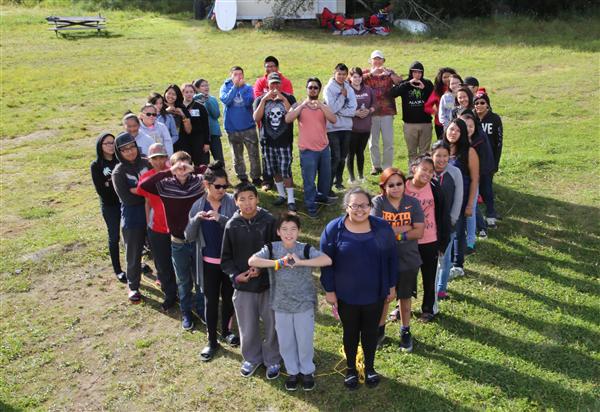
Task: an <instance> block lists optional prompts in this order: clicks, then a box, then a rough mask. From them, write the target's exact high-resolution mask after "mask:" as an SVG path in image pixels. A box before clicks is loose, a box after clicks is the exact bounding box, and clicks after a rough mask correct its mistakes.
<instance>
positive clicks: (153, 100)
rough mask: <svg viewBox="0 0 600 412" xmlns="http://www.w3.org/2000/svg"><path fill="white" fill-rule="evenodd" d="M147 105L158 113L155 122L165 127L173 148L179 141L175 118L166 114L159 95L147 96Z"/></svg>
mask: <svg viewBox="0 0 600 412" xmlns="http://www.w3.org/2000/svg"><path fill="white" fill-rule="evenodd" d="M148 103H150V104H151V105H153V106H154V107H156V111H157V113H158V116H156V121H157V122H161V123H162V124H164V125H165V126H167V129H168V130H169V135H170V136H171V142H172V143H173V146H175V143H177V141H178V140H179V131H178V130H177V125H176V124H175V118H174V117H173V115H172V114H170V113H168V112H167V109H166V105H165V99H164V98H163V97H162V95H161V94H160V93H157V92H153V93H151V94H150V96H148ZM173 150H175V149H173Z"/></svg>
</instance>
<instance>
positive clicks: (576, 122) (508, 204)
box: [0, 6, 600, 411]
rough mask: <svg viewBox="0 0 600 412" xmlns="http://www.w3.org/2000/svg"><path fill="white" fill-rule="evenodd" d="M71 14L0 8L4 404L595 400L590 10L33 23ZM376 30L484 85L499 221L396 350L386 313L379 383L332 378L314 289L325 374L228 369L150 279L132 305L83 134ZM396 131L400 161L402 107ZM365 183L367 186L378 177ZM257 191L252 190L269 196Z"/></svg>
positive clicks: (368, 46)
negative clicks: (162, 100) (113, 264)
mask: <svg viewBox="0 0 600 412" xmlns="http://www.w3.org/2000/svg"><path fill="white" fill-rule="evenodd" d="M79 12H80V10H66V9H60V8H55V9H51V8H35V7H34V8H17V7H13V6H4V7H3V8H2V11H1V14H0V17H1V25H0V30H1V31H0V33H1V39H0V44H1V47H2V61H1V69H2V91H1V93H2V101H1V103H0V110H1V113H0V118H1V128H2V133H1V136H2V137H1V148H0V171H1V173H2V179H1V181H0V190H1V196H0V210H1V214H0V227H1V233H2V242H1V247H0V254H1V256H2V259H0V318H1V319H2V322H1V323H0V334H1V336H2V337H1V341H0V371H1V372H0V410H56V409H74V410H97V409H109V410H123V409H128V408H133V409H148V410H174V409H179V410H222V409H238V410H267V409H268V410H317V409H318V410H332V411H339V410H381V409H383V410H469V411H471V410H482V409H491V410H542V409H543V410H565V411H573V410H582V411H583V410H598V409H600V401H599V398H600V389H599V386H598V385H599V376H600V366H599V365H600V344H599V342H600V304H599V297H600V280H599V274H600V259H599V257H598V251H599V250H600V209H599V205H600V190H599V189H600V187H599V184H598V181H599V178H600V173H599V168H598V166H599V165H598V159H599V158H600V157H599V155H600V152H599V150H598V146H597V144H598V137H599V133H598V132H599V128H598V101H599V100H598V99H599V97H600V96H599V92H598V84H599V83H598V82H599V79H600V76H599V68H600V65H599V63H600V60H599V53H598V51H599V49H600V45H599V43H598V39H599V38H600V32H599V29H598V28H599V27H600V24H599V21H598V19H597V18H585V17H581V18H573V19H571V20H568V21H553V22H549V23H539V22H535V21H531V20H527V19H523V18H518V19H499V20H493V21H490V20H486V21H467V22H462V24H456V25H455V29H454V31H452V32H450V33H447V34H444V36H443V38H442V37H440V38H436V37H432V38H425V39H420V38H416V37H412V36H405V35H402V34H399V33H394V34H392V35H391V36H390V37H388V38H378V37H368V38H341V37H333V36H330V35H329V34H327V33H324V32H320V31H317V30H299V29H290V30H288V31H285V32H276V33H271V32H256V31H255V30H253V29H252V28H249V27H248V26H246V27H245V28H241V29H238V30H235V31H233V32H230V33H221V32H219V31H217V30H216V29H214V28H213V27H212V26H210V25H209V24H207V23H206V22H197V21H193V20H190V19H188V18H187V17H184V16H162V15H158V14H151V13H143V12H139V11H136V12H116V11H115V12H107V13H103V14H106V15H107V17H108V19H109V23H108V27H109V31H108V34H107V35H105V36H99V37H97V36H96V35H94V34H88V33H77V34H72V35H69V36H67V37H66V38H57V37H56V36H55V35H54V34H53V33H51V32H49V31H46V25H47V24H46V22H45V21H44V17H45V16H47V15H51V14H58V15H60V14H78V13H79ZM467 27H468V28H467ZM373 49H382V50H384V51H385V52H386V54H387V56H388V61H387V63H388V65H389V66H390V67H393V68H395V69H396V70H397V71H399V72H402V73H404V72H405V71H406V70H407V68H408V66H409V64H410V63H411V62H412V61H413V60H415V59H419V60H420V61H421V62H423V64H424V65H425V68H426V75H427V77H429V78H431V77H433V76H434V74H435V71H436V68H437V67H441V66H453V67H455V68H456V69H457V70H458V71H459V72H460V73H461V74H464V75H469V74H471V75H476V76H477V77H478V78H479V80H480V82H481V84H482V85H483V86H484V87H486V88H487V89H488V91H489V92H490V95H491V98H492V105H493V107H494V109H495V110H496V111H497V112H498V113H499V114H501V115H502V117H503V121H504V125H505V148H504V154H503V160H502V164H501V171H500V173H499V174H498V175H497V177H496V182H497V199H498V209H499V212H500V213H501V214H502V215H503V216H504V220H503V221H502V222H501V225H500V227H499V228H498V229H497V230H495V231H492V232H491V233H490V237H489V239H487V240H484V241H481V242H479V243H478V253H477V254H476V255H475V256H473V257H470V258H469V260H468V262H467V276H466V277H465V278H462V279H460V280H457V281H454V282H452V283H451V285H450V293H451V295H452V297H453V299H452V300H451V301H448V302H444V303H443V304H442V315H441V316H440V318H439V320H438V321H437V322H435V323H433V324H430V325H417V324H415V325H414V327H413V333H414V336H415V337H416V339H417V343H416V346H415V352H414V353H413V354H411V355H408V356H405V355H402V354H400V353H399V351H398V349H397V344H398V338H397V330H396V328H397V325H393V326H392V327H390V332H389V335H390V336H391V338H389V339H388V344H387V345H386V346H385V347H384V348H383V350H382V351H381V352H379V353H378V356H377V360H376V367H377V369H378V370H379V371H380V372H381V373H382V374H383V375H384V376H385V380H384V381H383V383H382V385H381V386H380V387H379V388H378V389H377V390H374V391H370V390H367V389H363V388H361V389H360V390H359V391H358V392H356V393H348V392H346V391H345V390H343V388H342V385H341V377H340V376H339V375H336V374H334V373H333V368H334V367H335V366H336V365H337V364H338V362H339V361H340V355H339V349H340V346H341V328H340V326H339V324H338V323H337V322H336V321H335V320H334V319H333V318H332V317H331V315H330V312H329V311H328V308H327V307H326V305H325V304H324V303H323V302H322V299H321V304H320V307H319V312H318V314H317V329H316V344H315V349H316V352H315V360H316V363H317V368H318V373H319V374H326V375H327V376H319V377H318V378H317V389H316V390H315V391H314V392H312V393H294V394H289V393H286V392H285V390H284V389H283V385H282V381H281V379H280V380H278V381H275V382H271V381H267V380H266V379H264V377H263V376H262V375H259V376H256V377H253V378H251V379H247V380H246V379H242V378H241V377H239V373H238V368H239V364H240V361H241V355H240V353H239V350H229V349H226V350H224V351H221V353H220V355H219V356H218V357H217V358H216V359H215V360H213V361H212V362H211V363H209V364H201V363H200V362H199V361H198V353H199V351H200V349H201V348H202V346H203V345H204V343H205V341H206V338H205V334H204V329H202V328H201V329H200V330H197V331H195V332H194V333H191V334H190V333H183V332H182V331H181V329H180V326H179V320H178V315H177V314H172V315H170V316H166V315H164V314H162V313H161V312H160V310H159V305H160V301H161V296H160V293H159V292H158V291H157V290H156V289H155V288H154V287H153V286H152V285H151V284H150V283H149V282H146V283H144V293H145V295H146V296H147V300H146V303H145V304H144V305H139V306H130V305H128V304H127V303H126V294H125V291H124V289H123V287H122V285H120V284H117V282H116V281H115V280H114V278H113V275H112V274H111V271H110V269H109V264H108V257H107V253H106V246H105V242H106V235H105V228H104V224H103V222H102V218H101V216H100V213H99V208H98V203H97V199H96V195H95V193H94V191H93V188H92V185H91V181H90V177H89V171H88V165H89V162H90V161H91V160H92V158H93V157H94V153H95V147H94V142H95V136H96V135H97V134H98V133H99V132H100V131H102V130H110V131H112V132H114V133H116V132H117V131H119V130H120V127H119V124H118V123H119V121H118V119H119V118H120V117H121V115H122V113H123V112H124V111H125V110H127V109H132V110H136V109H137V108H138V107H139V106H140V105H141V104H142V103H143V102H144V101H145V97H146V96H147V95H148V94H149V93H150V92H151V91H160V92H162V91H163V90H164V88H165V86H166V85H167V84H168V83H170V82H176V83H183V82H186V81H190V80H191V79H194V78H197V77H200V76H202V77H205V78H207V79H209V81H210V83H211V86H212V90H213V92H216V91H217V90H218V88H219V86H220V84H221V83H222V81H223V79H224V78H225V77H226V75H227V71H228V68H229V67H230V66H232V65H234V64H241V65H242V66H243V67H244V68H245V69H246V75H247V78H255V77H257V76H259V75H261V71H262V69H261V67H262V64H261V63H262V59H263V58H264V56H266V55H268V54H273V55H276V56H277V57H278V58H279V59H280V61H281V63H282V64H281V70H282V72H283V73H284V74H285V75H286V76H288V77H290V78H291V80H292V81H293V83H294V85H295V86H296V90H297V93H296V96H297V97H302V96H303V93H302V85H303V81H304V79H306V78H307V77H309V76H313V75H317V76H319V77H320V78H321V79H322V80H325V79H327V78H328V77H329V76H330V73H331V70H332V68H333V67H334V66H335V64H336V63H338V62H339V61H344V62H345V63H347V64H348V65H361V66H364V65H366V62H367V58H368V56H369V54H370V52H371V50H373ZM395 130H396V136H397V137H396V142H397V145H396V147H397V150H396V154H395V164H396V165H400V166H401V167H403V168H404V165H405V164H406V148H405V145H404V142H403V139H402V132H401V130H402V121H401V118H400V117H397V118H396V121H395ZM224 142H226V139H224ZM367 166H368V167H369V166H370V165H367ZM294 174H295V176H300V173H299V165H298V162H297V157H296V160H295V162H294ZM297 183H300V181H299V179H298V182H297ZM368 187H369V188H370V189H371V190H373V191H375V190H376V184H375V180H374V179H373V178H369V182H368ZM298 194H299V197H301V195H302V193H301V191H299V193H298ZM272 200H274V199H273V197H272V195H266V194H264V195H261V201H262V202H263V204H265V205H266V206H267V207H268V208H269V209H275V208H273V207H272V205H271V202H272ZM338 213H339V210H337V209H335V208H329V209H328V210H325V211H324V212H323V217H322V219H321V220H320V221H318V222H309V221H308V220H305V223H306V225H305V229H304V238H305V239H308V240H309V241H310V242H311V243H313V244H315V243H316V242H317V239H318V236H319V234H320V231H321V230H322V228H323V225H324V223H325V222H326V221H327V220H329V219H331V218H333V217H335V216H336V215H337V214H338ZM418 306H419V305H418V303H417V302H415V310H418Z"/></svg>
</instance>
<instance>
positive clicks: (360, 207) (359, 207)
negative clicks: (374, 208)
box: [348, 203, 371, 212]
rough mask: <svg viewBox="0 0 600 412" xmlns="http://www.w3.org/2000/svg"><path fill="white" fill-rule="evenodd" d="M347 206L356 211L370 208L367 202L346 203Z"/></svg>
mask: <svg viewBox="0 0 600 412" xmlns="http://www.w3.org/2000/svg"><path fill="white" fill-rule="evenodd" d="M348 207H349V208H350V209H352V210H354V211H355V212H356V211H357V210H367V209H370V208H371V205H370V204H368V203H362V204H360V205H356V204H354V205H348Z"/></svg>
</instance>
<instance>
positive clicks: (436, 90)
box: [423, 67, 456, 139]
mask: <svg viewBox="0 0 600 412" xmlns="http://www.w3.org/2000/svg"><path fill="white" fill-rule="evenodd" d="M453 74H456V71H455V70H454V69H453V68H451V67H442V68H441V69H439V70H438V73H437V75H436V76H435V80H434V81H433V92H432V93H431V94H430V95H429V99H427V101H426V102H425V107H424V108H423V110H425V113H429V114H432V115H434V116H433V119H434V124H435V135H436V136H437V138H438V139H441V138H442V137H444V136H443V134H444V125H443V124H442V123H441V122H440V118H439V117H438V106H439V105H440V99H441V98H442V96H443V95H444V93H446V92H447V91H448V84H449V83H450V76H451V75H453Z"/></svg>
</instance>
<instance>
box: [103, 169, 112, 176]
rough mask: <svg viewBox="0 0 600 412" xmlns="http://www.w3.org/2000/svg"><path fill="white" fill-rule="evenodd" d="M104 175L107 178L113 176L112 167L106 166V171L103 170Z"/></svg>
mask: <svg viewBox="0 0 600 412" xmlns="http://www.w3.org/2000/svg"><path fill="white" fill-rule="evenodd" d="M102 174H103V175H104V176H105V177H108V176H112V169H111V168H110V167H108V166H106V167H105V168H104V169H102Z"/></svg>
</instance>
